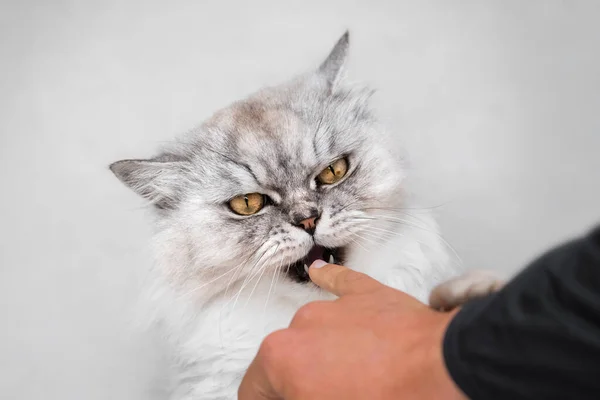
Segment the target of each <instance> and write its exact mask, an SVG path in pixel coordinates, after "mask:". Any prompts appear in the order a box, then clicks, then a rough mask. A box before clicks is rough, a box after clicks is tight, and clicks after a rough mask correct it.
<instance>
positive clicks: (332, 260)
mask: <svg viewBox="0 0 600 400" xmlns="http://www.w3.org/2000/svg"><path fill="white" fill-rule="evenodd" d="M329 264H335V258H333V254H331V255H330V256H329Z"/></svg>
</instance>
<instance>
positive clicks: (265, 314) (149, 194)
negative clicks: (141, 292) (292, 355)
mask: <svg viewBox="0 0 600 400" xmlns="http://www.w3.org/2000/svg"><path fill="white" fill-rule="evenodd" d="M347 52H348V33H346V34H344V35H343V36H342V38H341V39H340V40H339V41H338V43H337V44H336V45H335V47H334V48H333V50H332V51H331V53H330V55H329V56H328V57H327V58H326V60H325V61H324V62H323V63H322V64H321V65H320V66H319V67H318V68H317V69H315V70H313V71H310V72H308V73H306V74H304V75H302V76H299V77H296V78H295V79H293V80H291V81H289V82H287V83H284V84H282V85H279V86H276V87H269V88H265V89H262V90H260V91H258V92H257V93H255V94H253V95H251V96H250V97H248V98H247V99H245V100H242V101H238V102H235V103H233V104H232V105H231V106H229V107H227V108H225V109H223V110H221V111H218V112H216V113H215V114H214V115H213V116H212V117H211V118H210V119H208V120H207V121H205V122H204V123H203V124H202V125H201V126H199V127H198V128H197V129H195V130H193V131H192V132H190V133H189V134H188V135H186V136H185V137H183V138H181V139H179V140H178V141H177V142H176V143H175V144H174V145H172V146H170V147H169V148H167V149H164V150H163V151H162V153H160V155H158V156H157V157H155V158H152V159H147V160H123V161H118V162H116V163H114V164H112V165H111V166H110V168H111V170H112V171H113V172H114V174H115V175H116V176H117V177H118V178H119V179H120V180H121V181H122V182H124V183H125V184H126V185H127V186H129V187H130V188H131V189H132V190H134V191H135V192H136V193H138V194H139V195H141V196H142V197H144V198H145V199H146V200H148V201H149V202H150V204H151V205H152V209H153V210H154V214H155V216H156V218H155V219H156V236H155V240H154V245H155V256H156V263H155V268H154V269H153V275H152V276H153V279H152V285H151V286H152V289H151V296H149V299H151V301H152V308H153V310H155V313H156V322H157V324H156V325H157V327H160V329H161V331H162V332H164V335H163V337H164V338H165V342H166V343H167V344H168V346H169V349H170V356H171V359H172V360H173V364H174V365H173V370H174V373H173V388H172V394H171V399H204V400H206V399H235V398H236V393H237V388H238V385H239V382H240V381H241V378H242V376H243V373H244V371H245V369H246V368H247V366H248V365H249V363H250V361H251V360H252V358H253V357H254V355H255V354H256V351H257V350H258V347H259V345H260V343H261V341H262V339H263V338H264V337H265V336H266V335H267V334H268V333H270V332H272V331H274V330H276V329H280V328H283V327H286V326H287V324H288V323H289V322H290V320H291V318H292V317H293V315H294V313H295V312H296V311H297V310H298V308H299V307H301V306H302V305H304V304H306V303H307V302H310V301H314V300H319V299H330V298H333V296H332V295H329V294H327V293H324V292H323V291H322V290H321V289H319V288H318V287H316V286H315V285H314V284H313V283H311V282H310V281H309V279H308V275H307V272H306V271H307V266H308V265H310V264H311V263H312V262H313V261H314V260H316V259H324V260H326V261H329V262H330V263H338V264H343V265H346V266H348V267H350V268H353V269H355V270H358V271H361V272H364V273H366V274H369V275H370V276H372V277H374V278H376V279H378V280H379V281H381V282H383V283H385V284H387V285H390V286H392V287H395V288H397V289H401V290H404V291H406V292H408V293H409V294H411V295H413V296H415V297H416V298H418V299H420V300H422V301H427V297H428V295H429V293H430V291H431V289H432V288H433V287H434V285H436V284H438V283H439V282H441V281H443V280H445V279H447V278H450V277H453V276H455V275H456V271H455V269H454V268H453V267H452V266H451V263H450V262H449V257H448V255H447V253H446V247H445V245H444V242H443V240H442V239H441V237H440V235H439V233H438V232H437V227H436V223H435V221H434V220H433V218H432V217H431V216H430V215H429V214H428V213H427V210H424V209H419V208H418V207H417V206H416V205H414V204H411V200H410V197H409V196H408V195H407V189H406V188H405V184H404V178H405V173H406V170H405V167H404V166H403V163H402V158H401V157H400V156H399V155H398V154H397V152H395V151H394V146H393V143H394V141H393V140H392V141H390V140H391V139H393V138H389V137H388V136H387V135H386V132H385V131H384V130H383V129H382V128H381V127H380V126H379V125H378V123H377V121H376V119H375V116H374V114H373V112H372V111H371V109H370V108H369V98H370V96H371V94H372V91H371V90H370V89H367V88H360V87H359V88H357V87H353V86H352V87H351V86H348V85H345V84H344V83H343V82H342V80H341V79H340V78H341V73H342V69H343V67H344V63H345V61H346V58H347ZM396 141H397V139H396ZM463 286H465V285H464V284H463ZM463 289H464V288H463ZM450 292H451V291H450ZM450 292H448V290H446V292H443V293H442V294H441V295H440V296H441V297H442V298H443V297H444V296H446V297H448V296H449V297H450V298H452V296H454V297H457V296H459V294H456V293H450ZM463 292H464V290H463ZM436 301H437V302H438V305H440V304H441V303H443V302H444V301H443V299H442V300H440V299H437V300H436Z"/></svg>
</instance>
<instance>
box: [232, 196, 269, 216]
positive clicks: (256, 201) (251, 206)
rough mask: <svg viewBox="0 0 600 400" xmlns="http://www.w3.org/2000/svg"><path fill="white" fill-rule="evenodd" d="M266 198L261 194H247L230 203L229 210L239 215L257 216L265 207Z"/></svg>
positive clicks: (235, 198)
mask: <svg viewBox="0 0 600 400" xmlns="http://www.w3.org/2000/svg"><path fill="white" fill-rule="evenodd" d="M265 203H266V196H265V195H264V194H260V193H247V194H243V195H241V196H237V197H234V198H233V199H231V200H230V201H229V208H231V210H232V211H233V212H234V213H236V214H239V215H252V214H256V213H257V212H259V211H260V210H262V208H263V207H264V206H265Z"/></svg>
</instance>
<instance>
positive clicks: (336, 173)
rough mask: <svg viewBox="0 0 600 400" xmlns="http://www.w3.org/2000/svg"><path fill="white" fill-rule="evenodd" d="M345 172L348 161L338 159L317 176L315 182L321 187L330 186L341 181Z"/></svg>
mask: <svg viewBox="0 0 600 400" xmlns="http://www.w3.org/2000/svg"><path fill="white" fill-rule="evenodd" d="M346 172H348V161H347V160H346V159H345V158H340V159H339V160H337V161H335V162H333V163H331V164H330V165H329V166H328V167H327V168H325V169H324V170H323V171H321V173H320V174H319V175H317V182H319V183H320V184H321V185H332V184H334V183H336V182H338V181H339V180H340V179H342V178H343V177H344V175H346Z"/></svg>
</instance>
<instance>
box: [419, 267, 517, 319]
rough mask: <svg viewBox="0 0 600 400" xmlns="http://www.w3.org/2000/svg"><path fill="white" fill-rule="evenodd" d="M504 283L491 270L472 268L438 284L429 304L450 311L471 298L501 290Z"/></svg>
mask: <svg viewBox="0 0 600 400" xmlns="http://www.w3.org/2000/svg"><path fill="white" fill-rule="evenodd" d="M504 283H505V282H504V281H503V280H502V279H500V278H499V277H498V276H496V275H494V274H493V273H492V272H490V271H485V270H472V271H469V272H466V273H465V274H463V275H461V276H458V277H456V278H454V279H450V280H448V281H446V282H443V283H441V284H440V285H438V286H436V287H435V288H434V289H433V290H432V292H431V295H430V296H429V305H430V306H431V307H432V308H435V309H437V310H443V311H449V310H451V309H453V308H455V307H458V306H460V305H462V304H464V303H465V302H467V301H468V300H470V299H473V298H477V297H482V296H485V295H487V294H490V293H493V292H496V291H498V290H500V289H501V288H502V286H504Z"/></svg>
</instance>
